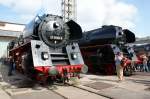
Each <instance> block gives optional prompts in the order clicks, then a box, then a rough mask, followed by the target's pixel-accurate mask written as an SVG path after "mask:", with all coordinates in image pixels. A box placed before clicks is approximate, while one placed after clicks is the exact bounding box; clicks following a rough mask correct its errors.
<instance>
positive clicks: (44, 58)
mask: <svg viewBox="0 0 150 99" xmlns="http://www.w3.org/2000/svg"><path fill="white" fill-rule="evenodd" d="M41 56H42V59H43V60H47V59H48V58H49V54H48V52H42V53H41Z"/></svg>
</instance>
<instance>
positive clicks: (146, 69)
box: [143, 54, 149, 72]
mask: <svg viewBox="0 0 150 99" xmlns="http://www.w3.org/2000/svg"><path fill="white" fill-rule="evenodd" d="M147 61H148V58H147V56H146V55H145V54H144V55H143V71H144V72H149V69H148V66H147Z"/></svg>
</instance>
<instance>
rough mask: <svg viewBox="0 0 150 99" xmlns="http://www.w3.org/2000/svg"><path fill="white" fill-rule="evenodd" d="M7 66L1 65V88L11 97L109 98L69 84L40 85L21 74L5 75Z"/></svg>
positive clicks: (14, 98)
mask: <svg viewBox="0 0 150 99" xmlns="http://www.w3.org/2000/svg"><path fill="white" fill-rule="evenodd" d="M7 70H8V68H7V66H4V65H2V66H1V75H2V78H3V84H1V88H2V89H3V90H4V91H5V92H6V93H7V94H8V95H9V96H10V97H11V98H12V99H49V98H50V97H51V99H75V98H78V99H83V98H87V99H109V98H108V97H105V96H102V95H99V94H96V93H94V92H90V91H88V90H85V89H82V88H79V87H77V86H74V85H70V84H66V85H63V84H54V85H45V86H41V85H40V84H38V83H37V82H33V81H32V80H31V79H28V78H26V77H25V76H24V75H22V74H18V73H17V74H16V73H15V74H14V75H13V76H10V77H8V76H7Z"/></svg>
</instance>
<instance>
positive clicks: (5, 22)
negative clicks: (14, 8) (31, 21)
mask: <svg viewBox="0 0 150 99" xmlns="http://www.w3.org/2000/svg"><path fill="white" fill-rule="evenodd" d="M0 23H4V24H16V25H25V24H22V23H15V22H7V21H1V20H0Z"/></svg>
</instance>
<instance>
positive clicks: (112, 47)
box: [79, 25, 136, 75]
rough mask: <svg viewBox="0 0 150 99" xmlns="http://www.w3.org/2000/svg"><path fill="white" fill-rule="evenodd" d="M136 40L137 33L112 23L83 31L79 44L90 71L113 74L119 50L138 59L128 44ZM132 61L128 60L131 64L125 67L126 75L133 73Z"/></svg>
mask: <svg viewBox="0 0 150 99" xmlns="http://www.w3.org/2000/svg"><path fill="white" fill-rule="evenodd" d="M134 41H135V35H134V33H132V32H131V31H129V30H127V29H122V28H121V27H119V26H113V25H110V26H102V28H98V29H95V30H91V31H88V32H85V33H83V37H82V38H81V39H80V40H79V46H80V49H81V53H82V55H83V59H84V62H85V64H87V66H88V67H89V72H93V73H101V74H107V75H112V74H115V70H116V69H115V61H114V60H115V59H114V58H115V54H117V52H123V53H124V55H125V56H126V57H127V58H128V59H130V60H133V61H136V55H135V53H134V50H133V49H132V47H130V46H128V45H127V43H132V42H134ZM131 62H132V61H128V64H127V65H129V66H127V67H126V68H125V69H124V73H125V74H126V75H131V74H132V73H133V69H132V63H131Z"/></svg>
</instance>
